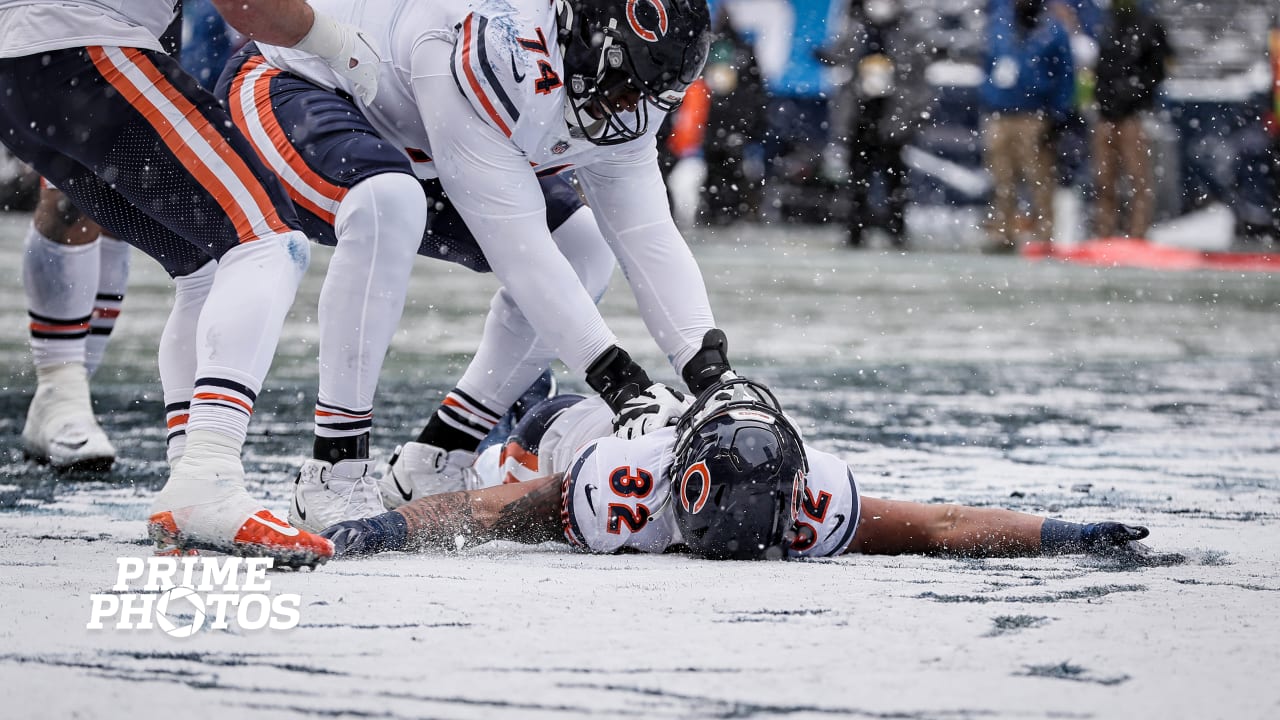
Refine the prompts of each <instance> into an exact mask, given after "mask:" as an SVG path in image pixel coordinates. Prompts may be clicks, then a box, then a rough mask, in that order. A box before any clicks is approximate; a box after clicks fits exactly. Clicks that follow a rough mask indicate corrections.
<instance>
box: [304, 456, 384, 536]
mask: <svg viewBox="0 0 1280 720" xmlns="http://www.w3.org/2000/svg"><path fill="white" fill-rule="evenodd" d="M372 468H373V463H372V462H371V461H369V460H342V461H341V462H339V463H338V464H336V465H331V464H330V463H327V462H325V461H324V460H314V459H312V460H308V461H306V462H305V463H303V464H302V469H300V470H298V478H297V479H296V480H294V482H293V505H292V506H291V507H290V508H289V523H290V524H292V525H293V526H294V527H299V528H302V529H303V530H309V531H311V532H320V531H321V530H323V529H325V528H327V527H329V526H330V525H336V524H338V523H340V522H342V521H343V520H359V519H361V518H367V517H372V516H374V515H381V514H382V513H383V512H385V511H386V508H384V507H383V506H382V497H381V495H380V494H379V492H378V483H377V482H375V481H374V479H373V477H372V476H370V475H369V471H370V470H371V469H372Z"/></svg>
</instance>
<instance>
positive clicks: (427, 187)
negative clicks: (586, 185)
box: [418, 175, 609, 272]
mask: <svg viewBox="0 0 1280 720" xmlns="http://www.w3.org/2000/svg"><path fill="white" fill-rule="evenodd" d="M538 182H539V184H540V186H541V188H542V197H543V199H544V200H545V202H546V206H547V229H549V230H550V231H551V232H553V233H554V232H555V231H556V230H558V229H560V226H561V225H563V224H564V223H566V222H567V221H568V220H569V218H571V217H573V215H574V213H576V212H578V210H580V209H582V208H583V207H585V205H586V204H585V203H584V202H582V197H581V196H580V195H579V194H578V191H577V189H576V188H574V187H573V185H572V184H571V183H570V182H569V181H568V179H567V178H564V177H562V176H558V175H551V176H547V177H542V178H539V179H538ZM422 191H423V192H424V193H426V195H427V207H428V208H430V212H429V214H428V217H427V232H426V234H425V235H424V236H423V238H422V244H421V245H420V246H419V247H418V254H419V255H422V256H424V257H430V258H436V259H437V260H444V261H446V262H451V263H456V264H458V265H462V266H463V267H466V268H469V269H471V270H474V271H476V272H490V268H489V261H488V259H487V258H485V256H484V251H483V250H481V249H480V243H478V242H476V239H475V236H474V235H472V234H471V229H470V228H469V227H467V223H466V221H464V220H463V219H462V215H461V214H459V213H458V210H457V208H455V207H454V206H453V203H452V202H450V201H449V198H448V196H447V195H446V194H445V192H444V189H443V188H442V187H441V186H440V181H439V180H423V181H422ZM600 245H601V246H602V249H603V251H604V252H606V253H608V252H609V250H608V247H607V246H605V245H604V243H603V241H601V243H600Z"/></svg>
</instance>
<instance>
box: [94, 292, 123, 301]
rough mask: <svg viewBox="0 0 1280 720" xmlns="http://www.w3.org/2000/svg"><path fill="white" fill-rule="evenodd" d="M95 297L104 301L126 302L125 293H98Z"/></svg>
mask: <svg viewBox="0 0 1280 720" xmlns="http://www.w3.org/2000/svg"><path fill="white" fill-rule="evenodd" d="M95 299H97V300H102V301H104V302H124V294H123V293H121V294H119V295H112V294H110V293H98V295H97V297H96V298H95Z"/></svg>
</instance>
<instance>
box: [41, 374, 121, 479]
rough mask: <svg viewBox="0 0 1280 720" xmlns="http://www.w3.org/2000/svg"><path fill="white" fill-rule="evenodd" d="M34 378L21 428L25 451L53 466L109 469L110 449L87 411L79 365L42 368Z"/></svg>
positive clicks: (85, 376)
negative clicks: (34, 385) (33, 388)
mask: <svg viewBox="0 0 1280 720" xmlns="http://www.w3.org/2000/svg"><path fill="white" fill-rule="evenodd" d="M39 378H40V379H39V383H38V384H37V385H36V394H35V397H34V398H32V399H31V406H30V407H29V408H28V409H27V424H26V425H25V426H24V427H23V428H22V446H23V449H24V451H25V452H26V454H27V457H30V458H32V459H34V460H36V461H37V462H42V463H48V464H50V465H52V466H53V467H54V468H56V469H58V470H71V471H88V472H106V471H108V470H110V469H111V464H112V463H113V462H115V459H116V449H115V447H113V446H112V445H111V441H110V440H108V439H107V434H106V433H104V432H103V431H102V427H101V426H99V425H98V420H97V419H96V418H95V417H94V416H93V402H92V400H90V398H89V375H88V373H87V372H86V371H85V368H84V365H80V364H75V363H69V364H66V365H60V366H58V367H56V368H46V369H43V370H41V371H40V373H39Z"/></svg>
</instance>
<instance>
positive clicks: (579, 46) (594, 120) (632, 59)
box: [557, 0, 711, 145]
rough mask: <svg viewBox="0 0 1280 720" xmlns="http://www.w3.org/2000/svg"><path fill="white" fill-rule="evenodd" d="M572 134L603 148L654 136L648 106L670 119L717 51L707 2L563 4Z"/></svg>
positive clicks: (571, 0) (563, 0)
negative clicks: (710, 54)
mask: <svg viewBox="0 0 1280 720" xmlns="http://www.w3.org/2000/svg"><path fill="white" fill-rule="evenodd" d="M558 5H559V7H558V15H559V22H558V23H557V24H558V25H559V42H560V49H561V54H562V55H563V57H564V72H565V76H566V77H565V90H566V93H567V95H568V98H569V107H570V109H571V110H572V115H573V118H572V122H571V123H570V126H571V128H573V129H575V130H577V131H580V132H581V135H582V137H585V138H586V139H587V140H590V141H591V142H593V143H595V144H597V145H615V144H617V143H622V142H627V141H628V140H634V139H636V138H638V137H640V136H642V135H644V134H645V132H646V131H647V130H648V127H649V106H650V105H652V106H654V107H656V108H658V110H660V111H662V112H671V111H672V110H674V109H676V107H678V106H679V105H680V103H681V101H683V100H684V93H685V90H687V89H688V87H689V86H690V85H692V84H693V82H694V81H695V80H697V79H698V76H699V75H701V74H702V68H703V66H704V65H706V64H707V54H708V52H709V51H710V48H711V17H710V14H709V13H708V11H707V3H706V0H558Z"/></svg>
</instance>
